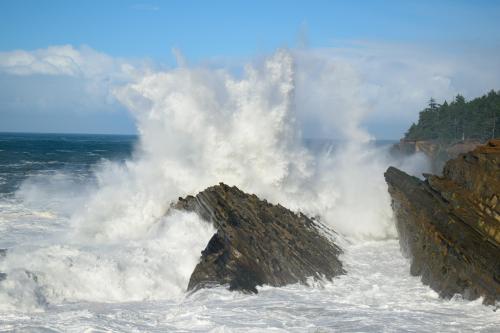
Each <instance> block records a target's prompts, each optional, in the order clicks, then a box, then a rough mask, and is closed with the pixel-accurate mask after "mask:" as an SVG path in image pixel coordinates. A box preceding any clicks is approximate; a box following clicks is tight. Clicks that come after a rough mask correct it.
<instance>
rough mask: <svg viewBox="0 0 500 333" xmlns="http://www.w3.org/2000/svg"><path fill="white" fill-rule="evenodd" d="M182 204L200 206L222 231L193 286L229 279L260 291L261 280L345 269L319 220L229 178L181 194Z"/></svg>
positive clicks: (236, 286)
mask: <svg viewBox="0 0 500 333" xmlns="http://www.w3.org/2000/svg"><path fill="white" fill-rule="evenodd" d="M174 208H176V209H180V210H186V211H194V212H196V213H198V214H199V215H200V216H201V217H202V218H203V219H205V220H206V221H209V222H211V223H212V224H213V225H214V227H215V228H216V229H217V233H216V234H214V235H213V237H212V238H211V239H210V241H209V242H208V244H207V246H206V248H205V250H203V251H202V254H201V259H200V262H199V263H198V265H197V266H196V268H195V270H194V272H193V273H192V275H191V278H190V281H189V286H188V290H196V289H199V288H203V287H210V286H212V285H229V289H231V290H240V291H245V292H257V289H256V287H257V286H261V285H271V286H283V285H286V284H291V283H297V282H300V283H306V282H307V278H309V277H313V278H316V279H321V278H326V279H329V280H330V279H332V278H333V277H335V276H337V275H339V274H344V273H345V271H344V269H343V268H342V263H341V262H340V260H339V258H338V256H339V255H340V254H341V253H342V251H341V249H340V248H339V247H338V246H336V245H335V244H334V243H333V242H332V241H331V239H330V238H329V237H327V236H325V234H324V232H328V230H327V229H326V228H325V229H324V230H321V229H322V227H321V225H320V224H319V223H317V222H316V221H313V220H311V219H309V218H308V217H306V216H305V215H303V214H295V213H293V212H291V211H290V210H288V209H286V208H285V207H283V206H281V205H272V204H270V203H268V202H267V201H264V200H260V199H259V198H258V197H257V196H255V195H249V194H246V193H244V192H242V191H240V190H239V189H238V188H236V187H229V186H227V185H225V184H222V183H221V184H220V185H218V186H213V187H209V188H207V189H206V190H204V191H202V192H200V193H198V194H197V195H196V196H188V197H186V198H184V199H183V198H180V199H179V201H178V202H177V204H176V205H175V206H174Z"/></svg>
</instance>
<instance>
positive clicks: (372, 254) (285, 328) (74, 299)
mask: <svg viewBox="0 0 500 333" xmlns="http://www.w3.org/2000/svg"><path fill="white" fill-rule="evenodd" d="M344 144H345V143H337V144H332V143H331V142H326V141H323V142H318V141H311V140H309V141H307V142H306V143H305V144H304V147H306V148H304V149H305V151H306V152H307V153H308V156H310V157H311V158H312V159H314V160H316V161H320V160H323V159H325V158H327V157H328V156H334V155H335V152H337V151H339V150H342V148H341V147H342V146H343V145H344ZM140 145H144V143H143V142H142V143H141V142H140V140H139V139H138V138H137V137H133V136H96V135H58V134H9V133H4V134H0V177H1V178H0V179H1V180H0V248H5V249H7V253H6V255H5V256H0V272H5V273H7V277H6V278H5V279H4V280H3V281H1V282H0V332H11V331H14V332H188V331H197V332H498V329H499V327H500V315H499V313H498V312H495V311H494V310H495V309H494V307H490V306H483V305H482V304H481V300H476V301H472V302H471V301H465V300H462V299H461V298H460V297H455V298H453V299H451V300H442V299H440V298H439V297H438V296H437V294H436V293H435V292H433V291H432V290H431V289H429V288H428V287H426V286H424V285H422V284H421V282H420V280H419V278H417V277H412V276H410V274H409V262H408V260H407V259H405V258H403V256H402V255H401V253H400V251H399V245H398V241H397V239H396V238H395V236H394V234H393V233H392V231H387V230H386V222H387V221H386V222H380V223H378V224H377V226H378V227H380V226H383V228H382V230H386V231H387V232H385V233H382V232H372V233H369V234H364V233H359V232H357V231H359V230H360V229H357V228H356V227H352V228H351V229H352V230H354V231H356V232H344V233H342V234H341V235H339V237H338V239H337V242H338V243H339V244H340V245H341V246H342V248H343V249H344V251H345V253H344V255H343V256H342V260H343V261H344V263H345V265H346V270H347V272H348V273H347V274H346V275H344V276H340V277H338V278H336V279H334V280H333V281H332V282H328V281H311V282H310V285H309V286H304V285H290V286H287V287H283V288H272V287H268V286H264V287H261V288H259V293H258V294H257V295H247V294H241V293H235V292H229V291H227V290H226V288H225V287H223V286H222V287H218V288H214V289H207V290H201V291H199V292H196V293H194V294H187V293H186V292H185V288H186V286H187V279H188V278H189V274H190V272H191V271H192V269H193V268H194V265H195V264H196V261H197V259H198V257H199V254H200V251H201V250H202V249H203V248H204V246H205V245H206V242H207V241H208V239H209V238H210V237H211V235H212V233H213V230H212V229H211V227H209V226H207V225H206V224H205V223H204V222H203V221H200V220H199V218H198V217H197V216H193V215H192V214H185V213H180V212H177V213H176V212H174V213H173V214H169V215H168V216H166V217H165V216H161V215H160V217H158V216H157V215H155V214H156V211H157V207H156V206H155V202H152V201H151V199H149V198H147V195H146V194H144V193H142V194H141V193H140V191H141V190H144V191H145V190H146V189H143V187H144V186H146V185H145V184H136V183H132V184H127V187H126V188H125V187H123V186H124V184H123V182H124V180H123V178H122V177H125V176H126V177H127V179H128V178H130V177H134V176H133V174H130V173H127V174H126V175H125V176H124V175H121V173H123V172H124V171H123V170H124V169H126V170H134V168H139V167H138V166H137V164H134V163H139V164H140V161H143V160H144V159H147V157H145V155H144V153H143V152H141V151H142V150H144V148H141V147H140ZM372 149H373V151H374V152H375V153H373V154H367V155H366V156H365V158H366V161H369V163H376V161H375V158H374V156H379V157H380V156H383V155H384V154H385V153H386V150H387V143H384V144H379V145H373V147H372ZM384 156H385V155H384ZM392 162H394V161H392ZM361 164H362V165H363V168H365V167H366V164H367V163H361ZM382 164H383V163H382ZM410 165H413V166H414V165H415V163H410ZM167 166H169V167H171V164H168V163H167ZM382 166H383V167H385V165H384V164H383V165H382ZM399 166H401V167H405V166H406V167H408V165H407V164H405V163H404V161H403V162H402V161H400V165H399ZM332 168H333V170H334V171H336V172H337V173H341V172H344V173H345V172H347V171H346V170H345V169H343V168H342V167H340V166H339V165H337V164H333V166H332ZM349 169H350V170H349V173H347V175H348V176H350V172H353V171H352V169H355V167H354V166H352V167H351V168H349ZM333 170H332V172H333ZM363 170H364V169H363ZM150 171H151V170H150ZM128 172H132V171H128ZM139 174H140V175H141V176H143V177H148V176H147V174H146V175H145V174H143V173H142V171H141V172H140V173H139ZM113 176H117V177H118V178H117V180H113V182H112V183H110V179H111V178H112V177H113ZM370 176H371V177H375V176H374V175H373V174H371V175H370ZM155 177H158V176H155ZM155 179H157V178H155ZM347 179H349V178H347ZM115 182H116V183H115ZM351 182H353V180H352V179H351ZM342 183H343V178H341V179H335V180H334V184H338V188H340V189H342V186H343V184H342ZM146 184H149V183H146ZM151 186H152V187H153V189H155V191H156V187H155V186H153V185H151ZM360 186H361V185H360ZM362 186H363V187H365V188H369V184H367V183H366V182H364V184H362ZM353 187H356V186H355V184H353ZM377 188H378V187H375V190H376V189H377ZM130 189H133V191H132V192H131V191H130ZM148 189H149V187H148ZM117 191H119V192H123V191H125V193H126V194H127V195H128V196H131V195H133V194H134V193H133V192H135V194H137V196H135V197H133V201H138V202H140V205H141V207H142V206H147V207H149V209H150V210H140V211H137V209H138V208H137V207H134V206H132V207H131V208H130V205H131V203H130V202H131V201H128V200H125V199H128V198H123V197H121V196H120V195H119V194H117ZM338 193H340V195H346V196H349V195H350V192H349V191H344V192H342V191H340V192H338ZM370 195H371V193H370ZM379 196H383V192H381V193H380V194H379ZM96 197H97V198H99V200H106V201H103V202H100V203H99V204H98V203H96V202H95V201H93V200H95V198H96ZM145 197H146V198H145ZM160 197H162V198H163V197H164V196H161V195H160ZM123 200H125V202H126V205H121V204H120V202H121V201H123ZM366 200H368V199H366ZM370 200H371V199H370ZM290 202H291V203H294V201H293V200H290ZM358 203H359V205H360V206H358V207H357V210H363V209H372V210H374V209H375V208H374V207H376V206H377V205H378V202H375V204H373V205H369V201H366V202H364V201H363V197H362V196H359V201H358ZM166 204H168V203H166ZM113 206H114V207H113ZM127 207H128V208H130V210H127ZM352 207H353V206H352V205H351V203H350V202H349V200H347V201H342V200H337V204H336V205H334V206H333V207H331V208H330V209H332V210H339V211H340V212H338V211H337V212H335V213H333V214H331V215H327V214H324V215H323V216H332V217H336V218H341V217H343V216H346V215H347V214H349V210H350V209H352ZM95 209H102V210H103V211H106V212H108V211H107V210H106V209H108V210H109V214H111V215H112V216H111V215H107V214H104V213H102V211H101V212H100V214H97V215H95V214H94V213H92V210H95ZM123 210H125V211H123ZM160 212H163V210H162V209H160ZM350 213H351V215H353V216H356V217H357V218H359V217H360V216H361V217H367V218H375V217H376V218H377V219H379V218H387V219H389V221H388V222H387V223H392V221H391V220H390V216H386V215H384V214H381V213H380V209H378V210H377V212H371V213H370V212H368V213H370V214H368V213H367V212H365V213H363V214H361V215H359V214H360V213H359V212H356V211H351V212H350ZM117 216H118V217H119V218H117ZM130 217H132V218H133V219H139V220H141V219H142V220H141V221H150V220H151V221H153V222H151V223H148V224H147V225H146V227H145V226H144V225H143V223H141V221H139V222H137V221H135V222H134V221H133V220H132V219H131V218H130ZM114 218H115V220H113V219H114ZM110 221H111V222H110ZM327 222H328V221H327ZM87 223H88V224H90V226H89V225H87ZM128 224H133V225H132V226H129V225H128ZM330 225H331V226H332V227H333V228H335V229H341V230H349V229H348V226H346V225H345V224H342V223H341V224H338V225H336V224H335V223H331V224H330ZM376 230H377V229H375V228H373V229H372V231H376Z"/></svg>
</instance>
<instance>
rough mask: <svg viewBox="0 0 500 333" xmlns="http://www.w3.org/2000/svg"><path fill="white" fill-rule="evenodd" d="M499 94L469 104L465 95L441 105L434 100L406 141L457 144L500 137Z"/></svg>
mask: <svg viewBox="0 0 500 333" xmlns="http://www.w3.org/2000/svg"><path fill="white" fill-rule="evenodd" d="M499 122H500V91H499V92H497V91H494V90H491V91H490V92H489V93H488V94H486V95H484V96H481V97H478V98H475V99H473V100H471V101H469V102H467V101H466V100H465V98H464V97H463V96H462V95H457V96H456V97H455V99H454V100H453V101H452V102H451V103H448V102H447V101H445V102H444V103H443V104H442V105H439V104H437V103H436V101H435V100H434V99H433V98H431V99H430V101H429V105H428V107H427V108H425V109H424V110H422V111H421V112H420V114H419V119H418V123H417V124H412V125H411V127H410V128H409V129H408V131H407V132H406V134H405V139H406V140H438V141H443V142H454V141H460V140H464V139H475V140H480V141H486V140H488V139H491V138H497V137H500V130H499Z"/></svg>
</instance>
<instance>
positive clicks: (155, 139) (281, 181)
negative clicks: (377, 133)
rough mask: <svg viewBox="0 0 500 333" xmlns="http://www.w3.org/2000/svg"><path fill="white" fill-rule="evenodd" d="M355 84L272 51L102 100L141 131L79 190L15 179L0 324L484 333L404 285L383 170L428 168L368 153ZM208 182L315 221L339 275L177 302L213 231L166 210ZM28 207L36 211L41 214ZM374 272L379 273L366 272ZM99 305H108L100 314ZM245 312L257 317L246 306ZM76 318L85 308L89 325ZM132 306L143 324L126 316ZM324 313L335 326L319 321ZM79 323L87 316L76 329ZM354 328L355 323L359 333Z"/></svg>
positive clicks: (171, 74)
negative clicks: (317, 138)
mask: <svg viewBox="0 0 500 333" xmlns="http://www.w3.org/2000/svg"><path fill="white" fill-rule="evenodd" d="M357 84H358V78H357V77H356V73H355V72H354V71H353V70H352V69H351V68H350V67H349V66H348V65H346V64H339V63H337V62H334V61H332V60H331V59H324V58H321V57H318V56H308V55H306V54H304V53H295V54H292V53H290V52H286V51H278V52H277V53H276V54H274V55H273V56H272V57H270V58H268V59H266V60H264V61H263V62H260V63H256V64H254V65H248V66H246V67H245V71H244V74H243V75H242V77H241V78H238V77H236V76H235V75H232V74H231V73H230V72H229V71H227V70H224V69H209V68H187V67H181V68H176V69H173V70H169V71H165V72H160V73H149V74H147V75H145V76H144V77H141V78H139V79H138V80H137V81H136V82H134V83H131V84H129V85H127V86H124V87H119V88H116V90H115V92H114V94H115V96H116V97H117V98H118V99H119V100H120V101H121V102H122V103H123V104H124V105H125V106H127V107H128V108H129V109H130V111H131V112H132V113H133V115H134V116H135V118H136V121H137V126H138V130H139V133H140V137H139V142H138V145H137V147H136V149H135V151H134V153H133V155H132V157H131V158H130V159H127V160H126V161H124V162H116V161H103V162H100V163H98V164H96V165H95V166H94V170H93V173H92V175H93V181H91V182H90V181H89V182H88V183H85V184H84V185H81V184H71V183H70V184H69V185H68V183H67V182H66V183H65V185H64V186H61V187H60V188H59V189H58V188H57V186H55V185H54V184H53V183H51V186H49V187H47V186H46V185H40V184H39V183H36V182H34V181H33V179H28V180H27V181H26V182H25V183H24V184H23V185H22V186H21V187H20V189H19V190H18V192H17V194H16V196H15V198H14V199H9V200H11V201H6V200H7V199H6V200H4V201H2V204H3V205H4V206H2V207H7V206H8V207H11V208H9V211H8V210H7V209H5V210H4V211H2V214H4V213H5V214H10V215H8V216H9V218H6V219H5V221H4V222H3V223H5V225H7V223H13V224H15V223H19V224H18V225H16V226H13V227H9V228H12V229H5V230H9V232H7V231H5V232H3V231H2V235H8V234H10V235H14V236H12V237H14V238H12V239H14V241H12V242H11V243H10V244H14V245H12V246H10V248H9V252H8V255H7V256H6V257H5V258H0V271H1V272H6V273H7V279H6V280H4V281H2V282H1V283H0V311H4V312H5V313H12V312H9V311H14V312H16V311H45V312H44V313H42V314H40V315H37V317H36V318H37V319H36V321H37V322H38V323H39V325H41V327H42V326H43V327H45V326H44V325H46V324H47V323H50V322H57V323H58V324H57V327H59V328H62V327H65V328H66V329H67V330H74V331H78V330H82V329H85V328H88V327H106V328H103V329H114V328H113V327H119V328H118V329H120V330H128V329H127V328H126V327H128V326H127V325H128V324H127V323H128V322H127V320H131V321H132V322H134V325H139V326H140V325H143V326H141V327H142V330H153V327H161V328H162V329H171V330H177V329H178V330H183V329H186V328H196V327H198V328H199V330H201V331H205V330H208V329H215V328H217V327H218V326H220V325H222V321H223V318H226V319H227V317H226V315H225V314H226V312H229V313H230V314H231V318H233V319H232V322H230V323H229V324H228V329H229V330H231V331H232V330H238V329H241V330H248V329H251V328H254V329H258V330H262V329H265V328H266V327H275V328H281V329H282V330H286V331H293V330H298V331H303V330H304V329H311V328H317V327H339V328H342V329H344V330H349V329H352V330H355V327H358V328H359V327H364V328H365V329H366V330H371V329H375V330H378V329H379V328H381V327H382V326H380V325H381V323H380V322H379V321H377V320H375V319H376V318H377V316H379V315H380V314H381V313H382V314H383V316H384V318H385V320H387V321H388V322H390V321H391V320H392V319H394V318H398V317H399V316H400V315H401V313H404V314H408V313H411V315H408V318H409V319H412V318H413V319H415V318H420V319H421V320H422V322H421V323H420V326H418V325H419V324H416V326H411V327H410V326H408V327H407V328H408V329H417V330H418V329H419V327H420V328H424V329H425V327H427V328H428V327H433V325H434V324H435V323H436V321H439V320H440V319H439V318H440V315H439V313H440V310H439V309H441V308H443V310H442V312H441V315H445V316H448V315H449V316H453V314H456V313H462V312H463V311H465V310H464V309H465V308H467V311H472V313H474V315H475V316H476V317H474V315H471V317H468V318H461V319H460V321H462V322H461V324H460V325H467V324H471V323H472V322H473V321H474V320H475V319H478V318H479V319H478V320H479V321H481V325H483V328H489V327H491V325H493V326H494V325H495V323H498V322H499V320H498V318H497V319H491V318H488V313H491V310H489V309H488V310H485V309H487V308H486V307H483V306H482V305H480V304H479V303H466V302H463V301H460V300H454V301H451V302H450V303H446V301H443V300H440V299H438V298H437V296H436V295H435V294H433V293H432V291H430V290H429V289H428V288H427V287H424V286H422V285H421V284H420V282H419V281H418V279H416V278H410V277H409V269H408V263H407V262H406V260H404V259H403V258H402V257H401V255H400V254H399V251H398V250H397V246H396V241H394V237H395V229H394V223H393V221H392V211H391V208H390V198H389V196H388V193H387V188H386V185H385V182H384V179H383V172H384V171H385V169H386V168H387V166H388V165H389V164H393V165H396V166H399V167H402V168H403V169H405V170H407V171H409V172H412V173H413V174H416V175H418V173H419V172H421V171H425V168H427V167H428V166H427V165H426V164H427V163H426V161H425V159H424V158H423V157H422V156H413V157H411V159H405V160H402V161H394V160H392V159H391V158H390V157H389V154H388V152H387V147H385V148H380V147H376V146H375V145H374V144H373V143H370V136H369V135H368V134H367V133H366V132H365V131H363V130H362V129H361V127H360V125H359V123H360V121H361V119H362V118H363V116H364V114H365V113H366V112H369V108H367V107H366V105H365V104H364V103H363V99H362V98H361V96H360V95H361V93H360V92H359V91H358V90H357V89H356V86H357ZM308 114H311V115H315V116H317V117H324V121H328V122H331V124H332V126H333V127H334V128H338V133H337V134H338V135H339V138H340V139H342V141H339V142H337V143H336V144H335V148H334V149H326V150H321V151H320V152H313V151H312V150H311V149H308V148H306V147H305V146H304V144H303V142H304V140H303V138H302V136H301V133H300V130H299V127H300V126H299V124H298V120H301V119H304V118H305V117H307V115H308ZM325 115H326V116H325ZM57 175H58V177H59V179H60V178H61V174H60V173H59V174H57ZM63 178H64V177H63ZM219 182H225V183H227V184H229V185H235V186H238V187H239V188H240V189H242V190H243V191H246V192H249V193H255V194H257V195H258V196H260V197H262V198H265V199H267V200H269V201H271V202H273V203H281V204H282V205H284V206H286V207H288V208H290V209H292V210H300V211H302V212H304V213H306V214H308V215H311V216H318V217H319V218H320V219H321V220H322V221H323V222H324V223H326V224H328V225H330V226H331V227H333V228H334V229H335V230H337V231H338V232H339V233H341V234H342V235H343V237H344V238H345V239H348V240H349V241H346V242H345V244H344V248H345V249H346V254H345V256H344V258H343V260H344V261H345V262H346V265H347V267H348V268H349V270H348V274H347V275H346V276H344V277H341V278H338V279H336V280H335V281H334V282H333V284H329V283H326V284H320V285H319V286H316V287H304V286H290V287H287V288H267V287H264V288H263V289H262V290H261V291H262V292H261V294H259V295H257V296H248V295H239V294H230V293H229V292H227V291H225V290H223V289H222V288H217V289H214V290H208V291H203V292H201V293H200V294H198V295H194V296H190V297H187V298H186V297H185V294H184V291H185V288H186V286H187V283H188V279H189V275H190V273H191V272H192V270H193V269H194V266H195V265H196V263H197V261H198V259H199V253H200V251H201V250H202V249H203V248H204V246H205V245H206V243H207V242H208V240H209V238H210V237H211V235H212V234H213V233H214V230H213V229H212V227H211V226H209V225H208V224H207V223H205V222H203V221H201V220H200V218H199V217H198V216H196V215H194V214H191V213H183V212H176V211H173V212H172V211H170V212H169V213H168V214H167V211H169V207H170V204H171V203H172V202H173V201H175V200H176V199H177V198H178V197H179V196H184V195H186V194H195V193H197V192H198V191H201V190H203V189H204V188H206V187H208V186H211V185H214V184H217V183H219ZM68 188H70V190H71V193H73V194H75V193H78V194H79V198H78V200H77V201H74V200H76V199H73V198H69V197H68V196H67V195H65V194H67V193H68ZM47 191H50V193H48V192H47ZM28 199H29V200H28ZM50 200H57V202H56V203H54V204H53V205H50ZM65 200H67V202H65ZM38 201H39V202H38ZM69 202H70V203H71V204H68V203H69ZM43 206H45V207H50V211H48V212H45V211H42V213H43V214H40V209H39V208H40V207H43ZM12 207H14V208H12ZM20 211H24V213H23V214H24V215H23V214H20V213H19V212H20ZM36 212H38V215H36ZM16 214H18V215H16ZM4 216H7V215H4ZM14 216H17V217H14ZM21 216H22V218H21ZM21 220H22V221H23V223H20V222H19V221H21ZM28 220H29V222H28ZM9 221H14V222H9ZM16 221H17V222H16ZM34 222H36V223H34ZM35 224H36V228H38V229H36V230H33V229H34V228H35ZM16 228H17V229H16ZM1 230H2V229H0V231H1ZM11 230H17V231H15V232H14V233H11ZM20 235H22V237H21V236H20ZM375 239H376V240H381V241H379V242H374V241H373V240H375ZM388 239H389V240H388ZM377 256H383V258H381V257H378V258H377ZM388 256H394V258H395V260H392V259H391V258H387V257H388ZM376 261H379V262H380V263H381V265H385V266H383V267H385V269H386V271H384V269H380V267H372V266H373V264H374V262H376ZM391 274H395V276H392V275H391ZM422 293H423V296H422ZM280 299H282V301H280ZM412 299H418V300H420V301H422V302H424V303H425V304H427V305H426V306H428V308H429V309H431V310H429V311H431V312H430V313H426V310H425V309H424V307H419V306H417V305H416V301H412ZM94 302H99V303H98V304H100V305H95V303H94ZM104 302H113V304H114V305H113V308H111V307H108V306H107V305H105V304H103V303H104ZM123 302H134V303H123ZM253 302H255V304H256V305H255V306H256V307H252V306H250V305H249V304H250V303H253ZM90 304H93V305H90ZM219 305H220V306H219ZM233 305H234V306H233ZM61 306H62V308H61ZM90 306H92V307H95V306H97V308H98V310H96V311H94V312H89V311H88V310H86V309H87V308H88V307H90ZM136 307H137V308H138V309H142V310H143V311H144V312H141V314H140V316H139V312H136V311H134V310H133V309H134V308H136ZM259 307H262V308H261V309H259ZM116 309H118V310H116ZM154 309H157V310H154ZM321 309H322V310H321ZM142 310H141V311H142ZM163 311H165V312H166V313H167V314H164V313H163ZM303 311H306V312H307V313H309V315H308V317H307V318H304V317H303V315H302V314H301V313H302V312H303ZM412 311H414V312H412ZM488 311H489V312H488ZM102 313H105V314H106V315H104V317H103V316H101V315H100V314H102ZM242 313H245V314H242ZM436 313H438V314H436ZM273 314H275V315H277V317H276V318H278V319H273V316H274V315H273ZM334 314H336V315H340V316H341V317H342V318H343V319H342V320H338V321H337V322H332V321H329V320H327V319H326V317H327V316H330V315H334ZM355 314H357V315H358V317H359V318H358V319H359V320H357V321H356V320H355V321H353V323H354V324H352V323H351V324H352V326H349V325H350V324H349V323H348V321H349V320H347V318H348V317H349V316H353V315H355ZM141 316H145V317H141ZM165 316H166V317H165ZM405 316H406V315H405ZM124 317H127V318H128V319H127V320H125V319H124ZM146 317H147V318H146ZM0 318H2V313H1V312H0ZM5 318H7V317H5ZM14 318H16V319H13V320H12V321H8V323H7V321H6V323H7V324H5V326H1V325H0V328H1V329H5V328H7V329H8V328H9V327H12V326H9V325H15V323H16V322H17V323H24V322H23V319H22V315H19V316H17V317H16V316H14ZM65 318H70V319H68V320H70V321H72V322H74V323H75V324H74V326H71V327H69V326H67V322H68V321H67V320H66V319H65ZM85 318H87V319H88V318H91V319H88V321H87V322H86V323H85V321H86V320H87V319H85ZM252 318H253V319H252ZM258 318H265V319H263V321H259V319H258ZM362 318H365V320H366V325H362V326H360V323H361V322H362ZM226 319H224V320H226ZM413 319H412V320H413ZM299 321H302V322H303V323H304V324H299ZM12 323H13V324H12ZM89 323H90V324H89ZM124 323H125V324H124ZM141 323H142V324H141ZM151 323H153V324H154V323H156V324H157V326H154V325H153V324H151ZM169 323H170V324H169ZM280 323H281V324H280ZM356 323H357V324H356ZM399 324H400V325H401V326H399V327H401V328H402V330H404V327H405V326H404V325H403V324H402V321H399ZM23 325H26V324H23ZM122 325H124V326H122ZM151 325H153V326H151ZM294 325H295V326H294ZM336 325H337V326H336ZM389 325H391V324H389ZM23 327H25V328H26V327H27V326H23ZM349 327H350V328H349ZM393 327H395V326H393ZM457 327H458V326H453V325H451V326H448V327H447V328H451V329H455V328H457ZM460 327H463V326H460ZM470 327H472V326H470ZM62 329H64V328H62ZM394 330H397V329H396V328H394Z"/></svg>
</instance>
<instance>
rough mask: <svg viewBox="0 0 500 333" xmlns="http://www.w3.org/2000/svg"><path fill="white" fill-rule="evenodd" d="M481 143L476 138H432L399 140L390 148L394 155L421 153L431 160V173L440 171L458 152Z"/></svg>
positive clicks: (461, 152)
mask: <svg viewBox="0 0 500 333" xmlns="http://www.w3.org/2000/svg"><path fill="white" fill-rule="evenodd" d="M479 145H481V142H480V141H477V140H464V141H459V142H455V143H444V142H439V141H433V140H417V141H412V140H404V139H402V140H400V141H399V143H397V144H395V145H393V146H392V148H391V153H392V154H393V155H395V156H408V155H411V154H415V153H423V154H425V156H427V157H428V158H429V160H430V162H431V169H432V172H433V173H441V170H442V169H443V166H444V164H445V163H446V162H447V161H448V160H450V159H452V158H456V157H458V155H460V154H464V153H467V152H469V151H472V150H473V149H474V148H476V147H477V146H479Z"/></svg>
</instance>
